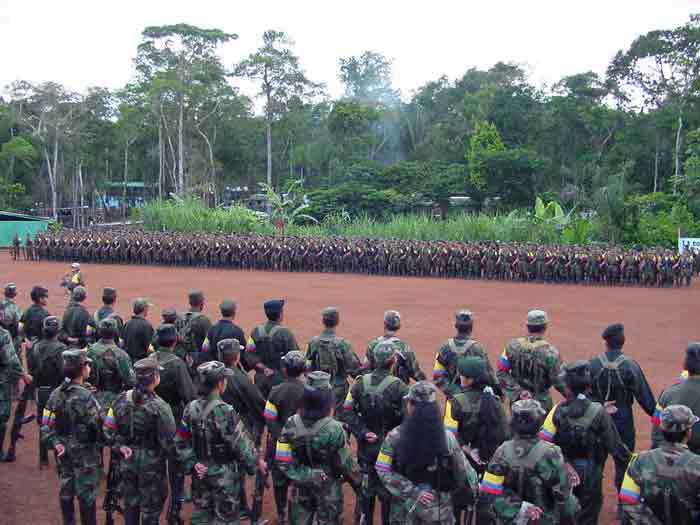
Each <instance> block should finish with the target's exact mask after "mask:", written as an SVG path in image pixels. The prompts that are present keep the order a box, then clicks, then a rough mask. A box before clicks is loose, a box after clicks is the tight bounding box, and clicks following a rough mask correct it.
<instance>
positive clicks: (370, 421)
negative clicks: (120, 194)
mask: <svg viewBox="0 0 700 525" xmlns="http://www.w3.org/2000/svg"><path fill="white" fill-rule="evenodd" d="M71 275H72V276H71V278H70V279H69V288H70V299H69V302H68V305H67V307H66V308H65V311H64V313H63V315H62V317H61V318H59V317H56V316H53V315H51V314H50V312H49V311H48V304H49V303H48V301H49V296H48V295H49V294H48V291H47V289H46V288H44V287H42V286H35V287H34V288H32V289H31V292H30V294H29V295H30V298H31V303H32V304H31V306H29V307H28V308H27V309H26V310H23V309H22V308H20V307H19V306H18V305H17V302H16V301H17V296H18V290H17V287H16V286H15V285H14V284H7V285H6V286H5V287H4V296H5V298H4V300H3V301H2V303H1V304H0V324H1V325H2V328H0V448H2V452H1V454H2V459H3V460H4V462H7V463H11V462H13V461H16V447H17V445H18V439H19V438H20V436H21V432H22V425H24V424H27V423H28V422H29V421H30V420H31V416H27V413H26V411H27V402H31V401H32V400H34V399H35V400H36V407H37V416H38V423H39V426H40V443H39V447H38V465H39V468H40V470H41V469H45V468H47V467H48V466H49V460H50V458H49V453H50V452H51V453H52V454H53V457H54V461H55V465H56V469H57V472H58V478H59V482H60V483H59V484H60V490H59V494H60V496H59V505H60V511H61V515H62V517H63V523H64V524H66V525H68V524H74V523H76V516H77V514H78V513H77V512H76V500H77V508H78V509H79V516H80V521H81V523H82V524H83V525H88V524H94V523H96V519H97V509H96V499H97V493H98V487H99V481H100V478H101V475H102V474H103V473H104V472H107V484H106V493H105V497H104V506H103V509H102V510H103V511H104V512H105V513H106V514H107V517H108V520H109V519H110V518H111V519H113V514H114V513H115V512H120V513H122V514H123V519H124V522H125V523H126V524H128V525H136V524H139V523H143V524H146V525H155V524H157V523H158V522H159V517H160V516H161V513H162V512H163V511H165V514H166V517H167V523H169V524H179V523H181V522H182V519H181V511H182V508H183V505H184V504H185V502H186V501H189V502H191V504H192V523H194V524H200V523H202V524H204V523H211V524H236V523H238V522H239V520H241V519H244V518H248V519H250V521H251V523H253V524H256V523H258V522H260V521H261V508H262V502H263V497H264V492H265V488H266V487H267V488H270V484H268V483H267V478H268V476H271V478H272V483H271V493H272V498H268V501H270V503H272V501H274V509H275V511H276V523H277V524H278V525H284V524H286V523H288V522H289V523H291V524H301V525H311V524H312V523H314V520H315V522H316V523H319V524H340V523H342V521H343V508H344V498H346V497H347V495H348V494H351V492H349V491H348V490H345V491H344V490H343V484H345V483H347V484H349V485H350V487H351V488H352V491H353V492H354V495H355V498H354V499H355V513H354V516H353V522H354V523H363V524H372V523H373V522H374V521H375V520H376V521H379V520H381V523H382V524H383V525H388V524H391V525H397V524H406V523H408V524H425V525H428V524H436V523H440V524H447V525H451V524H455V523H460V524H461V523H464V524H468V525H473V524H480V525H491V524H496V523H499V524H509V523H512V524H526V523H538V524H559V523H561V524H574V523H576V524H594V523H597V522H598V520H599V514H600V511H601V507H602V504H603V484H602V482H603V471H604V466H605V463H606V460H607V458H608V456H612V460H613V461H614V473H615V474H614V476H615V480H614V484H615V487H616V490H617V497H618V519H620V520H621V521H622V522H623V523H645V524H661V523H665V524H681V525H683V524H688V525H690V524H692V523H697V522H698V517H699V516H700V456H698V455H696V454H698V453H700V433H699V432H698V428H699V427H698V417H697V414H700V343H690V344H689V345H688V347H687V349H685V352H684V362H683V366H684V369H685V370H683V372H682V373H681V374H680V375H679V377H678V380H677V383H676V384H674V385H671V386H669V387H668V388H667V389H666V390H664V391H663V393H661V395H660V396H659V397H658V399H655V396H654V393H653V392H652V390H651V388H650V387H649V385H648V383H647V380H646V378H645V376H644V373H643V371H642V368H641V367H640V365H639V364H638V363H637V362H636V361H635V360H634V358H633V357H632V356H630V355H628V354H626V353H625V352H624V346H625V331H624V327H623V326H622V325H621V324H612V325H610V326H608V327H607V328H604V329H603V330H602V334H601V335H602V341H601V343H600V345H601V346H600V353H599V354H598V355H595V356H592V358H591V359H590V360H588V361H573V362H568V363H566V364H564V363H563V362H562V357H561V355H560V353H559V351H558V350H557V348H556V347H555V346H554V344H553V343H552V342H550V341H549V340H548V339H547V327H548V326H549V323H550V321H549V318H548V315H547V313H546V312H545V311H543V310H532V311H530V312H528V313H527V317H526V319H523V321H524V323H523V325H524V326H523V334H522V336H521V337H517V338H515V339H512V340H510V341H508V342H505V346H504V349H503V351H502V352H501V353H500V354H498V356H494V355H493V354H490V353H489V352H487V351H486V349H485V348H484V346H483V345H482V344H481V343H480V342H479V341H478V338H477V337H478V330H477V329H478V322H477V319H478V314H475V313H473V312H471V311H469V310H460V311H458V312H456V315H455V317H454V319H453V321H452V322H454V328H455V334H454V336H453V337H451V338H449V339H448V340H447V341H445V342H444V343H442V344H440V345H436V346H437V351H436V354H435V359H434V364H433V369H432V374H426V373H425V372H424V371H423V370H422V369H421V366H420V363H419V361H418V359H417V358H416V354H415V353H414V351H413V350H412V348H411V346H410V343H409V341H406V340H404V339H403V338H402V337H401V327H402V323H401V315H400V313H399V312H398V311H393V310H392V311H387V312H386V313H385V314H384V318H383V325H384V327H383V332H382V333H379V334H377V335H378V336H377V337H376V338H375V339H373V340H372V341H371V342H370V343H369V344H368V345H367V347H366V351H365V352H364V355H363V356H362V357H361V358H360V357H359V356H358V355H357V353H356V351H355V349H354V347H353V345H352V343H351V342H350V341H349V340H348V339H346V338H344V337H343V336H342V335H341V334H342V323H341V319H342V317H341V312H340V310H339V309H338V308H337V307H327V308H324V309H323V311H322V312H320V319H319V335H317V336H315V337H313V338H312V339H311V340H310V341H308V344H307V345H306V346H305V351H302V348H301V347H300V345H299V342H298V340H297V338H296V337H295V336H294V333H293V330H292V329H290V327H288V326H286V325H285V323H284V320H285V318H284V308H285V306H284V301H283V300H280V299H271V300H269V301H266V302H265V303H264V305H263V312H261V321H262V322H261V324H259V325H258V326H256V327H255V328H254V329H253V330H252V331H251V332H250V334H249V335H246V332H245V331H244V330H243V329H242V328H241V327H239V326H238V325H237V324H236V322H235V319H236V312H237V304H236V302H234V301H233V300H228V299H227V300H224V301H223V302H222V303H221V304H220V305H219V308H218V310H219V311H218V314H220V315H219V318H218V320H216V322H214V323H212V321H211V320H210V318H209V317H208V315H207V311H206V310H205V304H206V303H205V297H204V295H203V293H202V292H201V291H191V292H189V294H188V297H187V299H188V300H187V307H186V308H185V309H184V311H181V312H178V311H177V310H176V309H175V308H167V309H164V310H163V311H162V319H160V320H156V319H152V318H151V316H150V315H149V314H150V309H151V306H152V305H151V304H150V303H149V301H148V300H147V299H145V298H138V299H136V300H134V301H133V302H132V303H131V308H132V313H133V315H131V316H130V318H129V319H128V320H126V321H125V319H123V318H122V317H120V316H119V314H118V313H117V311H116V307H117V290H115V289H113V288H104V289H103V290H102V291H101V294H102V303H103V305H102V306H101V307H100V308H99V309H98V310H97V311H95V312H88V310H87V309H86V308H85V306H84V303H85V300H86V297H87V291H86V288H85V287H84V286H83V285H82V284H80V283H81V282H82V278H81V277H80V271H79V269H75V268H74V269H73V271H72V274H71ZM76 276H78V277H77V278H76ZM263 313H264V317H263V315H262V314H263ZM446 321H447V320H446ZM152 323H154V324H155V327H154V324H152ZM671 351H672V350H669V352H671ZM679 354H680V351H679ZM678 358H679V361H680V360H681V356H680V355H679V356H678ZM25 363H26V365H25ZM680 370H681V369H680V363H679V372H680ZM17 383H24V389H23V390H22V391H21V395H20V396H19V400H18V402H17V403H16V408H15V412H14V417H11V416H12V397H13V396H12V393H13V386H14V385H15V384H17ZM553 389H554V390H557V391H558V392H559V393H560V394H561V395H562V396H563V400H562V401H561V402H558V403H555V402H554V401H553V398H552V391H553ZM443 396H444V398H445V402H444V403H443V402H442V398H443ZM635 402H637V403H638V404H639V405H640V406H641V408H642V409H643V410H644V411H645V412H646V413H647V414H648V415H649V416H650V419H651V425H652V441H653V448H652V449H651V450H648V451H644V452H640V453H638V454H633V451H634V450H635V435H636V432H635V421H634V416H633V410H632V407H633V404H634V403H635ZM6 434H7V435H6ZM6 438H9V439H7V441H6ZM352 440H354V441H355V442H356V447H352V448H351V446H350V444H351V441H352ZM4 444H7V447H6V448H3V445H4ZM27 446H28V445H27ZM5 468H6V469H10V468H11V467H9V466H8V467H5ZM4 475H5V476H10V475H11V470H6V473H5V474H4ZM247 476H255V484H254V485H255V490H254V492H253V493H252V494H250V491H249V492H248V494H247V493H246V483H245V480H246V477H247ZM187 477H189V478H191V482H190V483H189V484H187V483H186V478H187ZM186 486H187V487H189V489H188V490H189V495H188V496H186V494H187V493H188V490H186ZM168 495H169V498H168ZM166 502H168V503H167V505H166ZM377 503H378V505H377ZM375 510H376V512H375ZM108 522H109V521H108Z"/></svg>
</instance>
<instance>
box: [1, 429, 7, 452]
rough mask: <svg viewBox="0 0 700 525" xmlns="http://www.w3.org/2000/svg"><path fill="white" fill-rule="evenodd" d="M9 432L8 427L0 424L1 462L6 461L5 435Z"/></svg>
mask: <svg viewBox="0 0 700 525" xmlns="http://www.w3.org/2000/svg"><path fill="white" fill-rule="evenodd" d="M6 432H7V425H5V424H4V423H0V461H5V452H4V450H5V433H6Z"/></svg>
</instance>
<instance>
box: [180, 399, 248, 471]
mask: <svg viewBox="0 0 700 525" xmlns="http://www.w3.org/2000/svg"><path fill="white" fill-rule="evenodd" d="M205 412H206V413H205ZM203 416H204V421H202V417H203ZM200 429H201V431H203V434H200ZM199 440H201V442H199ZM175 447H176V450H177V456H178V459H179V460H180V462H181V463H182V465H183V466H184V468H185V471H186V472H191V471H192V469H193V468H194V465H195V464H196V463H197V462H201V463H203V464H205V465H207V467H208V468H209V470H208V472H207V476H209V477H216V476H217V475H220V474H223V473H224V472H226V471H230V469H231V468H233V469H238V467H240V468H241V469H242V470H244V471H246V472H248V473H249V474H253V473H254V472H255V462H256V459H257V455H258V451H257V450H256V448H255V444H254V443H253V441H252V440H251V438H250V436H249V435H248V433H247V432H246V430H245V427H244V425H243V422H242V421H241V418H240V417H239V416H238V414H237V413H236V411H235V410H234V408H233V407H232V406H231V405H228V404H226V403H225V402H224V401H222V400H221V398H220V397H219V396H218V394H216V393H214V392H213V393H211V394H209V396H208V397H206V398H201V399H195V400H194V401H192V402H191V403H190V404H189V405H187V407H186V408H185V413H184V414H183V416H182V421H181V422H180V424H179V426H178V429H177V434H176V436H175ZM214 447H221V449H222V453H223V454H224V455H227V456H228V458H227V459H225V460H221V459H216V458H215V457H212V455H211V454H209V453H208V452H209V451H211V450H212V449H213V448H214Z"/></svg>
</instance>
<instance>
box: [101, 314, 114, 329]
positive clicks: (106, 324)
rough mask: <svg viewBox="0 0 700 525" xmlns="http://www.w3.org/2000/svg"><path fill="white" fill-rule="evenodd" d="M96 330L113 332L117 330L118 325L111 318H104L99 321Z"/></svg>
mask: <svg viewBox="0 0 700 525" xmlns="http://www.w3.org/2000/svg"><path fill="white" fill-rule="evenodd" d="M98 328H99V329H100V330H114V331H117V330H118V329H119V324H118V323H117V320H116V319H115V318H114V317H112V316H111V315H109V316H107V317H105V318H104V319H102V320H101V321H100V324H99V325H98Z"/></svg>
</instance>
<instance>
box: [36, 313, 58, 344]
mask: <svg viewBox="0 0 700 525" xmlns="http://www.w3.org/2000/svg"><path fill="white" fill-rule="evenodd" d="M60 329H61V322H60V321H59V320H58V317H56V316H54V315H49V316H48V317H44V320H43V322H42V323H41V333H42V334H43V335H44V337H45V338H46V339H53V338H54V337H57V336H58V332H59V330H60Z"/></svg>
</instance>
